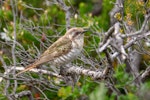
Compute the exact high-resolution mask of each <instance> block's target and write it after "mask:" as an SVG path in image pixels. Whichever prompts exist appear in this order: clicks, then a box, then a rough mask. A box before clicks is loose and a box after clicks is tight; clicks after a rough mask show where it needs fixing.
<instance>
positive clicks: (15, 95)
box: [11, 91, 34, 100]
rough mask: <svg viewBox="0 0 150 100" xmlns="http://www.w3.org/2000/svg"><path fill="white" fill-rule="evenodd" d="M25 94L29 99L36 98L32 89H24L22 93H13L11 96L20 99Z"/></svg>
mask: <svg viewBox="0 0 150 100" xmlns="http://www.w3.org/2000/svg"><path fill="white" fill-rule="evenodd" d="M24 96H27V97H28V98H29V100H34V98H33V96H32V93H31V91H22V92H20V93H17V94H14V95H12V96H11V97H12V98H14V99H19V98H22V97H24Z"/></svg>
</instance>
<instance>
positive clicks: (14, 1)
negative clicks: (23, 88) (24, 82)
mask: <svg viewBox="0 0 150 100" xmlns="http://www.w3.org/2000/svg"><path fill="white" fill-rule="evenodd" d="M15 5H16V0H11V7H12V12H13V22H14V24H13V28H14V31H13V37H14V39H13V46H12V58H13V64H14V66H16V56H15V48H16V11H15V10H16V9H15ZM13 74H14V76H13V77H14V78H15V70H13ZM16 89H17V81H16V80H15V81H14V90H13V92H14V93H15V92H16Z"/></svg>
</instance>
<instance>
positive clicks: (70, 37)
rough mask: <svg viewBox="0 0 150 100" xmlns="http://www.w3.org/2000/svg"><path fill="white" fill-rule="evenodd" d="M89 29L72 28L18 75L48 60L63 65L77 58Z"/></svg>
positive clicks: (54, 64)
mask: <svg viewBox="0 0 150 100" xmlns="http://www.w3.org/2000/svg"><path fill="white" fill-rule="evenodd" d="M86 31H87V30H85V29H84V28H81V27H73V28H70V29H69V30H68V31H67V32H66V33H65V34H64V35H63V36H62V37H60V38H59V39H58V40H57V41H55V42H54V43H53V44H52V45H51V46H50V47H48V49H47V50H46V51H45V52H44V53H43V54H41V56H40V57H39V58H38V59H37V60H35V62H33V63H31V64H29V65H27V67H25V69H24V70H22V71H20V72H18V73H17V74H16V76H18V75H19V74H22V73H24V72H26V71H29V70H31V69H33V68H36V67H38V66H39V65H42V64H44V63H46V62H50V64H51V65H53V66H63V65H65V64H68V63H70V62H71V61H73V60H74V59H76V58H77V57H78V56H79V55H80V53H81V51H82V49H83V44H84V33H85V32H86Z"/></svg>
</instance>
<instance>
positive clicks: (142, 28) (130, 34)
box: [121, 13, 150, 38]
mask: <svg viewBox="0 0 150 100" xmlns="http://www.w3.org/2000/svg"><path fill="white" fill-rule="evenodd" d="M149 18H150V13H149V14H148V15H145V20H144V22H143V24H142V27H141V29H140V30H139V31H136V32H134V33H129V34H123V35H121V37H122V38H126V37H132V36H136V35H140V34H142V33H143V32H144V30H145V27H146V25H147V24H148V20H149Z"/></svg>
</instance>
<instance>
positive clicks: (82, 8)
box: [0, 0, 150, 100]
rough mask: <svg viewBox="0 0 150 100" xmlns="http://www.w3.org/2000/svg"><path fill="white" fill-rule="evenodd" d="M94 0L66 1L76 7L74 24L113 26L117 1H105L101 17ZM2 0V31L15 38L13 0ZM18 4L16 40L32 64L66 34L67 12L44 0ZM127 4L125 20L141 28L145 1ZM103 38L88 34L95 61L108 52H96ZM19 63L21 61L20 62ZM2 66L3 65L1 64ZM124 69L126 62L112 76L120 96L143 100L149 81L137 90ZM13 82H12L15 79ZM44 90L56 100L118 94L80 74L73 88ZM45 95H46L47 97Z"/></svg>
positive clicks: (102, 99)
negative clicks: (114, 4)
mask: <svg viewBox="0 0 150 100" xmlns="http://www.w3.org/2000/svg"><path fill="white" fill-rule="evenodd" d="M45 1H46V0H45ZM94 1H95V0H82V1H81V0H71V3H72V5H71V4H70V3H68V2H67V0H66V2H67V3H68V5H69V6H72V7H73V11H71V12H72V13H73V15H72V16H71V26H78V27H89V28H90V29H92V30H93V31H94V32H97V33H101V32H103V31H107V29H108V28H109V27H110V22H109V21H110V18H109V11H110V10H111V9H112V7H113V3H112V2H114V1H115V0H103V4H102V7H103V9H102V12H101V14H100V15H99V16H92V15H91V11H92V9H93V4H94ZM0 3H1V5H2V6H1V7H0V8H1V9H0V33H1V32H5V34H6V35H7V36H8V37H9V38H10V39H14V35H13V30H14V26H13V25H14V24H15V23H14V22H13V12H12V7H11V5H10V0H4V2H2V1H0ZM2 3H3V4H2ZM16 3H17V4H16V8H17V14H16V16H17V17H16V18H17V19H16V33H17V34H16V35H17V36H16V39H17V41H18V43H20V44H21V45H22V46H23V48H24V49H25V51H27V52H28V55H31V56H27V57H26V56H24V55H23V56H22V57H25V58H26V59H28V60H29V61H24V62H27V63H28V62H29V63H30V62H32V59H33V58H36V56H38V54H37V52H43V51H44V50H45V49H46V48H47V47H48V46H49V45H50V44H52V43H53V42H54V41H55V40H57V39H58V38H59V37H60V36H61V35H63V34H64V33H65V27H66V26H65V24H66V23H65V13H64V11H63V10H62V9H61V8H60V7H58V5H56V4H54V3H52V4H50V5H48V6H47V5H46V4H44V0H38V1H37V0H17V2H16ZM124 6H125V9H124V14H125V16H124V19H123V20H124V21H125V22H127V23H128V24H129V25H131V26H132V25H133V24H135V25H139V26H137V28H139V27H140V25H141V24H140V23H141V22H143V18H144V17H143V14H145V13H146V10H145V8H144V7H145V6H144V2H143V1H141V0H138V1H137V0H125V4H124ZM148 7H150V2H148V4H147V8H148ZM34 8H35V9H34ZM76 10H77V11H76ZM76 15H77V16H76ZM116 16H117V19H120V18H121V15H120V14H117V15H116ZM137 20H139V21H137ZM0 41H2V42H5V40H2V39H0ZM100 41H101V40H100V38H99V36H98V35H95V34H93V33H91V32H87V34H86V35H85V46H84V49H85V52H86V53H85V56H86V57H88V56H89V55H90V57H91V59H93V60H94V61H96V60H97V61H100V60H103V58H104V57H105V55H103V54H97V53H96V51H95V49H96V47H98V44H99V42H100ZM8 42H12V41H8ZM4 46H6V48H8V49H10V45H8V44H1V45H0V48H3V47H4ZM37 48H38V50H37ZM17 49H21V50H22V51H23V49H22V47H19V46H18V47H17ZM10 52H11V49H10V50H9V51H8V52H7V53H4V54H3V56H2V57H3V58H4V60H5V62H6V64H8V65H9V64H12V58H11V57H10V54H11V53H10ZM99 56H100V57H99ZM95 59H96V60H95ZM17 61H20V62H23V60H22V59H21V58H19V57H17ZM79 62H80V63H81V65H82V64H83V62H82V61H79ZM18 65H22V64H20V63H19V64H18ZM0 66H2V64H1V63H0ZM98 66H99V65H98ZM96 67H97V66H96ZM125 68H126V65H125V64H122V65H117V66H114V71H115V73H114V75H113V77H114V80H115V87H116V88H117V89H119V90H120V91H121V95H120V96H119V98H118V99H119V100H133V99H134V100H140V99H139V97H140V98H144V96H143V95H149V94H148V93H147V94H146V92H148V91H149V90H150V87H149V86H150V83H149V82H146V83H144V84H143V85H142V87H141V88H140V90H141V93H138V91H137V90H138V88H137V87H135V86H134V85H133V82H132V81H133V77H132V75H130V74H128V73H126V72H125ZM0 69H1V68H0ZM2 71H3V70H2ZM38 78H40V77H38ZM38 78H37V77H36V79H38ZM50 80H51V79H50ZM21 82H22V81H21ZM60 83H61V82H60ZM131 83H132V84H131ZM11 84H13V82H12V83H11ZM22 84H24V83H22ZM35 85H37V83H35ZM37 86H38V85H37ZM38 87H39V88H41V87H42V86H40V85H39V86H38ZM46 88H49V87H46ZM3 89H4V84H1V85H0V99H1V100H6V99H5V95H4V94H3V93H2V92H3ZM10 89H12V88H10ZM26 89H30V88H29V87H28V86H26V85H19V86H18V88H17V91H22V90H26ZM43 91H44V93H45V95H46V96H47V97H48V99H53V100H58V99H62V100H79V99H78V98H80V97H84V96H85V98H89V99H90V100H116V94H115V93H109V90H108V88H106V86H105V85H104V82H102V83H100V84H97V83H96V82H94V80H92V79H91V78H87V77H83V76H81V78H80V80H79V82H78V83H77V84H76V85H75V87H74V88H72V87H70V86H66V87H65V86H64V87H60V88H57V89H56V90H55V92H53V91H51V92H50V91H49V90H48V89H45V90H44V89H43ZM127 92H128V93H127ZM144 93H145V94H144ZM42 97H43V98H44V96H42Z"/></svg>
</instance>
